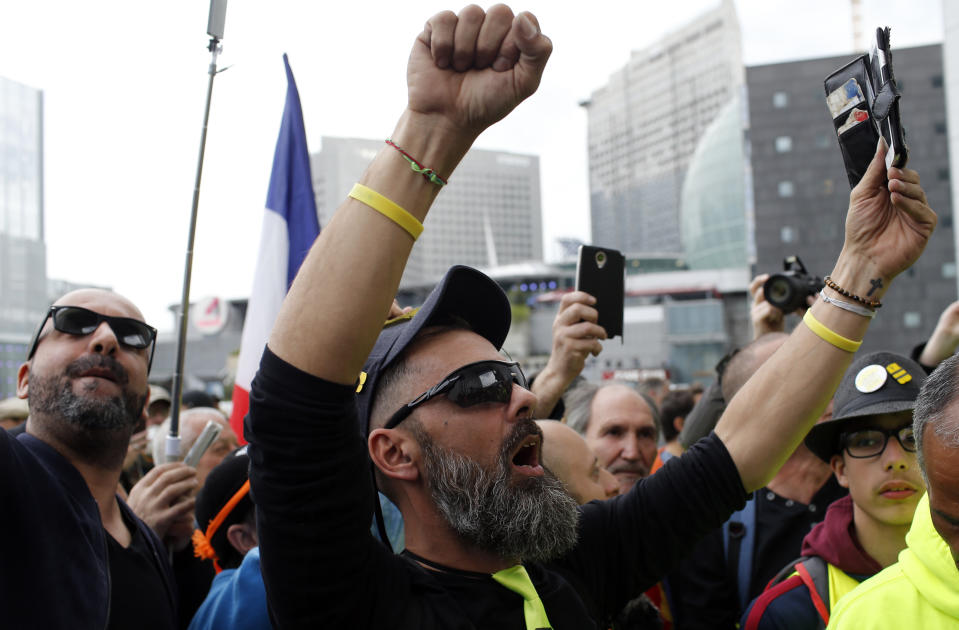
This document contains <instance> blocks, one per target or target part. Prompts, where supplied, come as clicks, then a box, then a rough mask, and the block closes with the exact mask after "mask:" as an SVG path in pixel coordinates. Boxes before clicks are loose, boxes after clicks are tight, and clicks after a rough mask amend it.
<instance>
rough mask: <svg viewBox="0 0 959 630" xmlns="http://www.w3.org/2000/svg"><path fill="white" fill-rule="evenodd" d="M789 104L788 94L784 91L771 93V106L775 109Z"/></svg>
mask: <svg viewBox="0 0 959 630" xmlns="http://www.w3.org/2000/svg"><path fill="white" fill-rule="evenodd" d="M788 106H789V94H787V93H786V92H774V93H773V107H775V108H776V109H782V108H784V107H788Z"/></svg>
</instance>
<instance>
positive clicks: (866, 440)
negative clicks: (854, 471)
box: [842, 424, 916, 459]
mask: <svg viewBox="0 0 959 630" xmlns="http://www.w3.org/2000/svg"><path fill="white" fill-rule="evenodd" d="M893 435H895V436H896V439H897V440H899V445H900V446H902V450H904V451H906V452H907V453H915V452H916V436H915V435H914V434H913V432H912V425H911V424H910V425H906V426H904V427H896V428H895V429H878V428H875V427H870V428H867V429H860V430H859V431H851V432H849V433H845V434H843V436H842V446H843V448H844V449H846V453H848V454H849V456H850V457H855V458H858V459H864V458H867V457H876V456H877V455H880V454H881V453H882V452H883V451H884V450H886V444H887V443H888V442H889V438H890V437H891V436H893Z"/></svg>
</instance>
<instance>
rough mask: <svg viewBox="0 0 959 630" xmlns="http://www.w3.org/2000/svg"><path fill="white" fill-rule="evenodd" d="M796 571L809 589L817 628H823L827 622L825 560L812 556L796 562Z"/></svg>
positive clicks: (827, 597)
mask: <svg viewBox="0 0 959 630" xmlns="http://www.w3.org/2000/svg"><path fill="white" fill-rule="evenodd" d="M796 572H797V573H798V574H799V577H800V578H801V579H802V581H803V584H805V585H806V588H808V589H809V598H810V599H811V600H812V604H813V606H815V608H816V612H817V613H819V618H820V619H819V622H820V623H819V626H818V628H819V630H823V629H824V628H825V627H826V626H827V625H828V624H829V574H828V573H829V569H828V567H827V566H826V561H825V560H823V559H822V558H820V557H819V556H812V557H811V558H809V559H808V560H804V561H802V562H799V563H798V564H796Z"/></svg>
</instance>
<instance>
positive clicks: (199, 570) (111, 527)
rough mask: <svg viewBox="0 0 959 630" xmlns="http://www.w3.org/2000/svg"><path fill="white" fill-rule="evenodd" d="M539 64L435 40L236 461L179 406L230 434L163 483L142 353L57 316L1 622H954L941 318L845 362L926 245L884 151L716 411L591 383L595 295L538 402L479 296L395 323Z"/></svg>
mask: <svg viewBox="0 0 959 630" xmlns="http://www.w3.org/2000/svg"><path fill="white" fill-rule="evenodd" d="M551 51H552V42H551V41H550V40H549V39H548V38H547V37H546V36H545V35H544V34H543V33H542V32H541V31H540V27H539V24H538V22H537V20H536V18H535V16H533V15H532V14H530V13H519V14H515V15H514V13H513V12H512V11H511V10H510V9H509V8H508V7H506V6H504V5H496V6H494V7H492V8H490V9H489V10H488V11H483V10H482V9H480V8H478V7H476V6H470V7H467V8H466V9H464V10H463V11H461V12H460V13H459V14H458V15H457V14H454V13H451V12H443V13H440V14H437V15H435V16H434V17H432V18H431V19H430V20H429V21H428V22H427V23H426V26H425V27H424V30H423V32H422V33H420V35H419V36H418V37H417V38H416V40H415V43H414V45H413V49H412V52H411V53H410V56H409V62H408V71H407V82H408V105H407V108H406V110H405V111H404V112H403V113H402V115H401V116H400V119H399V121H398V122H397V125H396V127H395V129H394V131H393V133H392V136H391V141H390V143H389V145H388V146H385V147H384V149H383V150H382V151H380V152H379V153H378V154H377V155H376V157H375V158H374V159H373V161H372V162H371V164H370V166H369V168H368V169H367V171H366V173H365V174H364V175H363V176H362V178H361V179H360V181H359V182H358V183H357V185H356V187H354V189H353V191H352V192H351V193H350V196H349V197H348V198H347V199H346V200H345V201H344V202H343V204H342V205H341V206H340V208H339V210H338V212H337V213H336V215H335V216H334V218H333V220H332V221H331V222H330V223H329V225H328V226H326V227H325V229H324V230H323V232H322V233H321V235H320V237H319V238H318V239H317V241H316V242H315V243H314V245H313V247H312V249H311V250H310V252H309V254H308V256H307V257H306V259H305V261H304V262H303V265H302V267H301V268H300V270H299V273H298V274H297V276H296V279H295V280H294V282H293V284H292V286H291V287H290V290H289V292H288V294H287V297H286V299H285V301H284V304H283V308H282V310H281V312H280V314H279V316H278V318H277V320H276V323H275V326H274V328H273V331H272V334H271V336H270V338H269V341H268V343H267V345H266V347H265V349H264V351H263V356H262V359H261V363H260V368H259V371H258V373H257V376H256V378H255V379H254V382H253V386H252V389H251V394H250V411H249V414H248V416H247V418H246V421H245V428H244V437H245V439H246V440H248V442H249V444H248V445H245V446H243V447H240V448H237V445H238V436H236V435H235V434H233V432H232V431H231V430H230V427H229V425H228V422H227V421H226V418H225V416H224V415H223V414H222V412H221V411H220V410H219V409H218V408H217V405H216V402H215V401H210V400H203V399H202V396H189V397H186V396H185V397H184V400H183V401H177V403H179V404H182V406H183V408H184V409H185V411H184V412H183V413H182V414H181V415H180V420H181V431H182V433H181V436H182V439H183V445H182V449H183V452H186V450H187V449H188V448H189V446H190V445H191V444H192V442H193V441H194V440H196V439H197V436H198V435H199V434H200V432H201V431H202V430H203V427H204V426H206V425H207V424H208V423H214V424H216V423H219V424H221V425H222V432H221V433H220V437H219V438H218V440H217V441H216V442H215V443H214V444H213V446H211V448H210V449H209V450H208V451H207V452H206V454H205V455H204V456H203V457H202V458H201V459H200V460H199V463H198V464H197V465H195V466H188V465H186V464H184V463H182V462H176V461H171V462H168V461H165V457H164V452H163V449H162V448H161V444H162V440H163V436H164V434H165V432H166V426H167V424H168V423H169V420H168V419H165V418H166V417H167V414H168V413H169V411H170V409H171V405H172V402H173V401H171V400H170V395H169V393H167V392H166V391H164V390H162V389H160V388H157V387H156V386H149V384H148V376H149V367H150V364H151V360H152V353H153V350H154V346H155V341H156V330H155V329H153V328H151V327H150V326H149V325H147V324H146V323H145V322H144V319H143V316H142V314H141V312H140V311H139V310H138V309H137V307H136V306H135V305H134V304H132V303H131V302H130V301H129V300H127V299H125V298H123V297H121V296H119V295H117V294H115V293H112V292H108V291H104V290H99V289H87V290H80V291H74V292H71V293H68V294H67V295H64V296H63V297H61V298H60V299H58V300H57V301H56V302H55V303H54V305H53V306H51V308H50V310H49V311H48V313H47V314H46V316H45V318H44V320H43V322H41V325H40V327H39V328H38V330H37V334H36V337H35V339H34V340H33V343H32V344H31V349H30V351H29V354H28V356H27V357H26V362H25V363H24V364H23V365H22V367H21V368H20V371H19V380H18V396H19V398H20V399H22V400H26V401H27V402H28V404H29V407H28V409H25V408H24V407H23V405H22V403H20V404H18V403H4V404H2V405H0V410H3V413H4V415H3V416H2V417H0V420H2V421H3V422H4V424H3V427H4V429H2V430H0V471H2V479H3V482H2V483H0V511H2V514H3V518H2V519H0V523H2V524H0V541H2V543H0V544H2V546H3V548H2V553H0V625H2V627H4V628H66V627H71V628H74V627H80V628H157V629H172V628H190V629H195V630H206V629H213V628H224V629H225V628H250V629H253V628H270V627H276V628H300V627H303V628H307V627H309V628H345V627H349V628H417V629H420V628H423V629H429V628H437V629H439V628H443V629H448V628H463V629H467V628H497V629H499V628H503V629H522V628H525V629H526V630H536V629H542V628H553V629H556V630H561V629H584V628H600V629H611V628H617V629H630V628H676V629H678V630H684V629H687V628H735V627H743V628H749V629H753V628H764V629H765V628H770V629H771V628H790V629H792V628H795V629H797V630H798V629H801V628H809V629H812V628H825V627H827V626H828V627H829V628H847V627H849V628H851V627H855V628H876V629H878V628H899V627H904V626H905V627H922V628H947V627H956V626H957V625H959V358H957V357H956V356H953V355H954V353H955V351H956V348H957V346H959V303H956V304H954V305H952V306H950V307H949V308H948V309H947V310H946V311H945V312H944V313H943V314H942V317H941V318H940V321H939V323H938V325H937V327H936V329H935V331H934V332H933V334H932V336H931V337H930V338H929V340H928V341H926V342H925V343H922V344H920V345H918V346H915V347H914V348H911V350H910V349H909V348H908V347H901V346H903V344H904V343H906V341H905V340H899V339H890V340H887V341H888V347H887V350H885V351H882V352H876V353H871V354H865V355H860V354H857V353H856V351H857V349H858V348H859V345H860V343H861V340H862V339H863V338H864V336H865V334H866V332H867V328H868V325H869V323H870V321H871V319H872V318H873V317H875V316H877V314H878V316H880V317H881V316H882V315H881V312H880V306H881V300H882V299H883V297H884V295H885V294H886V292H887V291H889V290H893V291H894V290H895V289H894V288H892V287H891V285H892V284H893V280H894V279H895V277H896V276H897V275H898V274H900V273H901V272H903V271H904V270H906V269H907V268H909V266H910V265H912V264H913V263H914V262H915V261H916V260H917V259H918V258H919V256H920V255H921V253H922V251H923V248H924V247H925V244H926V242H927V240H928V238H929V237H930V235H931V234H932V231H933V229H934V227H935V224H936V215H935V213H934V212H933V211H932V209H930V208H929V206H928V204H927V203H926V198H925V194H924V192H923V190H922V188H921V186H920V183H919V175H918V174H917V173H916V172H915V171H912V170H909V169H897V168H888V169H887V168H886V166H885V163H884V158H885V146H884V145H883V143H880V145H879V147H877V150H876V154H875V158H874V159H873V162H872V164H871V165H870V167H869V169H868V171H867V172H866V174H865V176H864V177H863V178H862V181H861V182H860V183H859V184H858V185H857V186H856V188H854V189H853V191H852V192H851V194H850V202H849V210H848V215H847V220H846V230H845V242H844V246H843V249H842V251H841V253H840V255H839V257H838V259H837V260H836V261H835V265H834V267H833V272H832V274H831V275H830V277H829V278H828V281H827V283H826V287H824V288H823V290H822V292H821V293H820V294H819V295H817V296H812V297H811V299H810V300H809V304H808V308H807V309H804V313H803V314H802V321H801V322H799V323H798V324H797V325H796V326H795V328H794V330H793V331H792V332H791V333H790V334H787V333H786V331H785V326H784V321H785V318H784V316H783V315H784V314H783V313H782V312H780V311H777V310H776V309H775V308H774V307H772V306H771V305H769V304H768V303H767V302H765V300H764V298H763V296H762V290H761V286H762V282H763V280H764V278H763V277H759V278H757V279H756V281H754V283H753V285H752V287H751V290H752V293H753V296H754V304H753V308H752V319H753V328H754V340H753V341H752V342H751V343H750V344H748V345H747V346H745V347H743V348H741V349H738V350H737V351H736V352H732V353H730V355H729V356H728V357H727V359H725V360H724V361H723V362H721V364H720V366H719V367H718V368H717V375H716V380H715V382H714V383H712V384H710V385H709V387H707V388H706V390H705V391H704V390H703V389H702V388H687V387H677V386H670V383H668V381H664V380H661V379H657V380H655V381H653V380H650V381H648V382H643V383H622V382H604V383H593V382H588V381H586V380H584V379H582V377H581V376H580V374H581V372H582V370H583V367H584V365H585V362H586V359H587V358H588V357H589V356H590V355H598V354H599V353H600V352H601V351H602V343H601V341H602V340H603V339H605V338H606V336H607V335H606V331H605V330H604V329H603V328H602V327H601V326H599V325H598V324H597V318H598V314H597V310H596V300H595V298H594V297H592V296H590V295H588V294H586V293H583V292H579V291H572V292H569V293H568V294H567V295H565V297H563V299H562V301H561V304H560V308H559V311H558V314H557V316H556V319H555V323H554V326H553V348H552V354H551V356H550V358H549V360H548V362H547V364H546V366H545V367H544V368H543V370H542V371H540V373H539V374H537V375H536V376H535V378H534V379H531V380H527V377H526V375H525V374H524V373H523V371H522V368H521V366H520V365H519V364H517V363H516V362H514V361H512V360H510V359H509V358H508V357H506V356H504V354H503V353H501V351H500V349H501V348H502V345H503V342H504V340H505V339H506V336H507V333H508V332H509V329H510V319H511V309H510V304H509V301H508V299H507V297H506V295H505V294H504V292H503V291H502V289H501V288H500V287H499V286H498V285H497V284H496V283H495V282H494V281H493V280H491V279H490V278H489V277H487V276H485V275H484V274H482V273H481V272H479V271H477V270H475V269H471V268H469V267H463V266H456V267H453V268H452V269H450V270H449V272H448V273H447V274H446V275H445V276H444V277H443V279H442V280H441V281H440V283H439V284H438V285H437V286H436V288H435V289H434V290H433V292H432V293H431V294H430V295H429V297H428V298H427V299H426V301H425V302H424V304H422V305H421V306H419V308H417V309H410V308H400V307H399V305H397V304H396V303H395V302H393V296H394V295H395V294H396V292H397V288H398V286H399V282H400V278H401V276H402V274H403V270H404V267H405V265H406V261H407V257H408V256H409V253H410V251H411V249H412V247H413V245H414V242H415V240H416V238H417V236H418V235H419V233H420V232H421V231H422V229H423V221H424V220H425V219H426V217H427V214H428V212H429V210H430V206H431V204H432V202H433V200H434V199H435V197H436V195H437V193H438V192H439V191H440V189H441V187H442V186H443V185H445V184H446V180H449V179H450V176H451V175H452V174H453V172H454V169H455V167H456V165H457V163H458V162H459V161H460V160H461V158H462V157H463V156H464V155H465V153H466V152H467V151H468V150H469V148H470V146H471V145H472V143H473V142H474V140H475V139H476V137H477V136H478V135H479V134H480V133H482V132H483V130H484V129H486V128H487V127H489V126H490V125H492V124H494V123H495V122H497V121H498V120H500V119H501V118H503V117H504V116H506V115H508V114H509V113H510V111H512V110H513V108H515V107H516V106H517V105H519V104H520V103H521V102H522V101H523V100H524V99H525V98H527V97H529V96H531V95H532V94H533V93H534V92H535V91H536V88H537V86H538V84H539V80H540V77H541V75H542V72H543V71H544V69H545V68H546V65H547V60H548V58H549V56H550V53H551ZM397 147H402V150H398V149H397ZM411 156H414V157H411ZM411 160H412V161H411ZM411 164H412V165H413V166H414V168H413V169H412V170H411V169H410V166H411ZM451 185H455V183H454V184H451ZM384 320H386V323H385V324H384ZM915 341H918V340H913V343H914V342H915ZM187 407H189V409H187ZM8 429H9V431H8Z"/></svg>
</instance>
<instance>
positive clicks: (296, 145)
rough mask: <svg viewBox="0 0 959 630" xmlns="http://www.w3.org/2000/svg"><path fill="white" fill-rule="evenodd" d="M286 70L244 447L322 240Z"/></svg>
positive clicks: (238, 389) (245, 383)
mask: <svg viewBox="0 0 959 630" xmlns="http://www.w3.org/2000/svg"><path fill="white" fill-rule="evenodd" d="M283 65H284V66H285V67H286V81H287V87H286V106H285V107H284V108H283V123H282V124H281V125H280V137H279V138H277V141H276V153H275V154H274V156H273V172H272V174H271V175H270V189H269V191H268V192H267V194H266V212H264V213H263V232H262V234H261V236H260V251H259V254H258V255H257V259H256V272H255V276H254V278H253V290H252V291H251V292H250V301H249V304H248V305H247V309H246V320H245V321H244V324H243V336H242V338H241V341H240V357H239V361H238V362H237V368H236V380H235V382H234V385H233V412H232V414H231V415H230V426H232V427H233V431H234V432H235V433H236V435H237V437H239V439H240V443H241V444H245V443H246V440H244V439H243V418H244V417H245V416H246V412H247V411H248V410H249V408H250V384H251V383H252V382H253V376H254V375H255V374H256V370H257V368H258V367H259V365H260V356H261V355H262V354H263V348H264V347H265V346H266V342H267V339H268V338H269V336H270V330H272V329H273V322H274V321H275V320H276V316H277V314H278V313H279V312H280V305H281V304H282V303H283V298H284V297H285V296H286V292H287V290H288V289H289V288H290V284H291V283H292V282H293V278H294V277H295V276H296V272H297V270H298V269H299V268H300V263H302V262H303V259H304V258H306V254H307V252H309V251H310V246H311V245H312V244H313V241H315V240H316V237H317V236H319V235H320V222H319V219H317V216H316V200H315V199H314V197H313V179H312V176H311V174H310V153H309V151H308V150H307V147H306V130H305V128H304V126H303V110H302V109H301V108H300V95H299V92H297V90H296V81H295V80H294V79H293V71H292V70H290V62H289V60H288V59H287V57H286V55H285V54H284V55H283Z"/></svg>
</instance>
